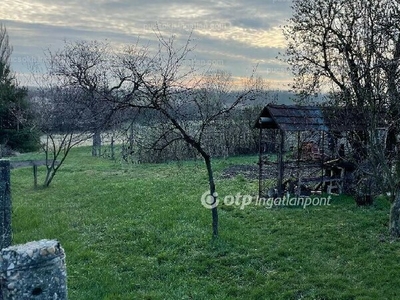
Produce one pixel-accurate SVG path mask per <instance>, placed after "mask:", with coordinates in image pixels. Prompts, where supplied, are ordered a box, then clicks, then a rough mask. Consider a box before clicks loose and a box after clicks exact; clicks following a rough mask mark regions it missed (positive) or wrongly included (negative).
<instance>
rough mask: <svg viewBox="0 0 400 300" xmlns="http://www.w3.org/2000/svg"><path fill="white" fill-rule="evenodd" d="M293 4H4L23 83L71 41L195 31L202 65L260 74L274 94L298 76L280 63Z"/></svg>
mask: <svg viewBox="0 0 400 300" xmlns="http://www.w3.org/2000/svg"><path fill="white" fill-rule="evenodd" d="M290 6H291V0H246V1H238V0H231V1H217V0H187V1H183V0H178V1H165V0H147V1H137V0H130V1H129V0H96V1H94V0H87V1H85V0H79V1H78V0H63V1H60V0H29V1H19V0H1V6H0V7H1V8H0V22H2V23H3V24H4V25H5V26H6V27H7V30H8V34H9V36H10V42H11V44H12V46H13V48H14V52H13V56H12V61H11V62H12V68H13V70H14V71H15V72H17V74H18V76H19V78H20V81H21V83H23V84H29V82H26V79H24V78H26V77H25V76H24V74H27V73H29V71H28V65H29V64H30V63H31V62H40V61H42V60H43V57H44V55H43V52H44V50H46V49H48V48H50V49H52V50H56V49H58V48H60V47H62V45H63V43H64V40H68V41H73V40H100V41H104V40H105V39H107V40H108V41H109V42H110V43H112V44H115V45H122V44H128V43H135V42H136V41H137V39H138V38H139V39H140V42H141V43H143V44H146V43H150V45H152V42H153V41H154V40H155V35H154V30H155V27H156V25H158V27H159V29H160V30H161V32H163V33H164V34H167V35H172V34H175V35H176V36H177V38H178V39H181V40H182V41H183V40H185V39H187V38H188V35H189V33H190V32H191V31H193V38H194V43H195V44H196V50H195V54H196V57H195V59H196V63H197V64H200V65H208V64H213V67H214V68H216V69H224V70H226V71H229V72H231V73H232V75H233V76H235V77H242V76H246V75H249V74H250V73H251V70H252V69H253V67H254V66H255V65H256V64H258V65H259V66H258V72H259V74H260V75H262V76H263V78H265V79H267V80H268V81H269V82H270V86H271V87H272V88H278V89H281V90H285V89H287V83H289V82H290V72H288V70H287V67H286V65H285V64H283V63H282V62H280V61H279V60H277V59H276V56H277V55H278V53H279V52H282V51H284V48H285V40H284V38H283V36H282V33H281V29H280V26H282V25H284V24H285V23H286V22H287V19H288V18H289V17H290V15H291V8H290Z"/></svg>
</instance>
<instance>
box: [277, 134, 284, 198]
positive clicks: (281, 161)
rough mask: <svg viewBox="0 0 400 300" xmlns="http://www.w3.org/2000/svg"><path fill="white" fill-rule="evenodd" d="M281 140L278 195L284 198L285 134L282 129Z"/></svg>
mask: <svg viewBox="0 0 400 300" xmlns="http://www.w3.org/2000/svg"><path fill="white" fill-rule="evenodd" d="M280 135H281V140H280V145H279V155H278V172H279V175H278V194H279V196H282V194H283V190H282V183H283V173H284V165H283V152H284V146H285V132H284V131H283V130H282V129H281V130H280Z"/></svg>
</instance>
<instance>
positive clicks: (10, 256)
mask: <svg viewBox="0 0 400 300" xmlns="http://www.w3.org/2000/svg"><path fill="white" fill-rule="evenodd" d="M0 265H1V280H2V296H3V299H5V300H6V299H7V300H8V299H10V300H19V299H35V300H36V299H37V300H39V299H40V300H45V299H57V300H66V299H67V271H66V265H65V253H64V249H63V248H62V247H61V246H60V243H59V242H58V241H56V240H40V241H35V242H29V243H27V244H24V245H16V246H11V247H8V248H5V249H2V250H1V256H0Z"/></svg>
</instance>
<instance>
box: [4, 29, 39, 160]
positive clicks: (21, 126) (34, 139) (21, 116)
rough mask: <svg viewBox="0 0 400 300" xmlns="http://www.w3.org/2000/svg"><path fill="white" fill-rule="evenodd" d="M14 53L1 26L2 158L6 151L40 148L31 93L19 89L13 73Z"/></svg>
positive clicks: (5, 31)
mask: <svg viewBox="0 0 400 300" xmlns="http://www.w3.org/2000/svg"><path fill="white" fill-rule="evenodd" d="M11 53H12V47H11V45H10V43H9V37H8V34H7V30H6V28H5V27H4V26H3V24H1V23H0V157H1V156H2V152H4V151H2V149H3V150H5V149H6V148H10V149H12V150H18V151H33V150H35V149H36V148H37V147H38V145H39V134H38V131H36V130H35V128H34V127H33V126H32V114H31V113H30V110H29V103H28V102H27V101H26V96H27V90H26V89H25V88H21V87H19V86H18V85H17V82H16V80H15V78H14V75H13V73H12V72H11V68H10V57H11Z"/></svg>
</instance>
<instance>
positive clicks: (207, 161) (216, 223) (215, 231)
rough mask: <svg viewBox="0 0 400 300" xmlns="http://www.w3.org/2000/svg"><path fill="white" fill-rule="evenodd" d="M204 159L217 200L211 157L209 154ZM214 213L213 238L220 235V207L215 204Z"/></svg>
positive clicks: (211, 189) (209, 181)
mask: <svg viewBox="0 0 400 300" xmlns="http://www.w3.org/2000/svg"><path fill="white" fill-rule="evenodd" d="M204 161H205V163H206V166H207V173H208V183H209V185H210V195H212V196H213V197H214V201H217V195H216V193H215V183H214V175H213V171H212V167H211V159H210V157H209V156H205V157H204ZM211 215H212V231H213V238H216V237H217V236H218V209H217V206H214V207H213V208H212V209H211Z"/></svg>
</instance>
